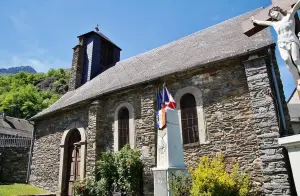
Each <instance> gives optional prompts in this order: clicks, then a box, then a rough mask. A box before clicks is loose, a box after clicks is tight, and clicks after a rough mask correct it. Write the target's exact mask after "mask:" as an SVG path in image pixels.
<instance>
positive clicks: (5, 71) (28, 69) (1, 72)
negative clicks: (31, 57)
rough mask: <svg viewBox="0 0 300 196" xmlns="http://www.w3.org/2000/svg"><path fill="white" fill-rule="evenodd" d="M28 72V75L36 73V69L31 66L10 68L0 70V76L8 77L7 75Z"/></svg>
mask: <svg viewBox="0 0 300 196" xmlns="http://www.w3.org/2000/svg"><path fill="white" fill-rule="evenodd" d="M21 71H23V72H26V73H36V71H35V69H33V68H32V67H31V66H21V67H10V68H7V69H6V68H0V75H7V74H17V73H19V72H21Z"/></svg>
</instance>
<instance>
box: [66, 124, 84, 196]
mask: <svg viewBox="0 0 300 196" xmlns="http://www.w3.org/2000/svg"><path fill="white" fill-rule="evenodd" d="M80 139H81V138H80V133H79V131H78V130H74V131H73V133H72V135H71V136H70V139H69V143H68V157H67V160H68V162H67V176H66V187H67V188H66V190H67V191H68V196H72V195H73V187H72V186H73V183H74V181H76V180H77V179H79V178H80V162H81V157H80V145H79V144H78V142H80Z"/></svg>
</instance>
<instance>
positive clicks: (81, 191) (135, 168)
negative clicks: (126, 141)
mask: <svg viewBox="0 0 300 196" xmlns="http://www.w3.org/2000/svg"><path fill="white" fill-rule="evenodd" d="M97 179H98V180H95V179H94V178H88V179H85V180H83V181H77V182H75V183H74V185H73V188H74V191H75V194H76V195H78V196H94V195H99V196H107V195H112V192H114V191H119V192H121V193H122V194H123V195H126V196H139V195H142V193H143V186H142V185H143V163H142V160H141V153H140V151H139V150H138V149H137V148H135V149H130V147H129V146H125V147H124V148H122V149H121V150H120V151H119V152H117V153H113V152H111V151H107V152H104V153H102V155H101V159H100V160H99V161H98V162H97Z"/></svg>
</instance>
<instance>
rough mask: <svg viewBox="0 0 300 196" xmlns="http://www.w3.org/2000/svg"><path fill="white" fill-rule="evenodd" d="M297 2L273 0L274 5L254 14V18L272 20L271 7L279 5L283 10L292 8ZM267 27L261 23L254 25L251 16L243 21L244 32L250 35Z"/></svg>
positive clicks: (292, 0) (294, 0) (295, 0)
mask: <svg viewBox="0 0 300 196" xmlns="http://www.w3.org/2000/svg"><path fill="white" fill-rule="evenodd" d="M296 2H297V0H273V3H272V5H270V6H268V7H266V8H265V9H263V10H262V11H261V12H259V13H258V14H256V15H254V18H255V19H256V20H269V21H270V20H272V19H271V18H270V16H269V10H270V9H272V8H273V7H275V6H279V7H281V9H283V10H290V9H291V8H292V7H293V5H294V4H295V3H296ZM265 28H266V27H263V26H260V25H254V24H253V23H252V21H251V18H249V20H247V21H245V22H244V23H242V29H243V32H244V34H246V35H247V36H249V37H250V36H252V35H254V34H256V33H258V32H259V31H261V30H263V29H265Z"/></svg>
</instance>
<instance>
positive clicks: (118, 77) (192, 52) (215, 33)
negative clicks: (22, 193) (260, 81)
mask: <svg viewBox="0 0 300 196" xmlns="http://www.w3.org/2000/svg"><path fill="white" fill-rule="evenodd" d="M261 9H262V8H260V9H257V10H254V11H252V12H248V13H246V14H244V15H241V16H238V17H235V18H232V19H230V20H227V21H225V22H222V23H220V24H217V25H214V26H212V27H209V28H207V29H204V30H202V31H199V32H196V33H194V34H191V35H189V36H186V37H184V38H181V39H179V40H177V41H174V42H171V43H169V44H167V45H164V46H161V47H159V48H156V49H153V50H150V51H148V52H146V53H143V54H140V55H137V56H134V57H131V58H128V59H125V60H122V61H120V62H118V63H117V64H116V65H115V66H113V67H112V68H110V69H108V70H106V71H105V72H103V73H101V74H100V75H98V76H97V77H95V78H94V79H93V80H91V81H89V82H87V83H86V84H85V85H83V86H81V87H80V88H78V89H76V90H74V91H71V92H68V93H66V94H65V95H64V96H62V97H61V98H60V99H59V100H58V101H57V102H56V103H54V104H53V105H52V106H50V107H49V108H47V109H45V110H44V111H42V112H40V113H38V114H37V115H35V116H34V117H32V118H31V120H37V119H39V118H42V117H45V116H46V115H49V114H51V113H53V112H56V111H58V110H60V109H62V108H66V107H70V106H73V105H74V104H77V103H79V102H82V101H84V100H89V99H93V98H95V97H99V96H101V95H103V94H107V93H111V92H113V91H116V90H120V89H122V88H125V87H130V86H133V85H137V84H141V83H144V82H149V81H153V80H155V79H158V78H161V77H163V76H165V75H169V74H174V73H176V72H182V71H185V70H187V69H192V68H196V67H200V66H202V65H207V64H208V63H212V62H216V61H220V60H224V59H228V58H232V57H235V56H240V55H244V54H246V53H249V52H251V51H255V50H258V49H260V48H263V47H266V46H269V45H272V44H274V41H273V39H272V36H271V33H270V31H269V30H268V29H265V30H263V31H261V32H259V33H257V34H256V35H254V36H252V37H248V36H246V35H244V34H243V31H242V28H241V24H242V22H243V21H245V20H248V19H249V18H250V17H251V16H253V15H255V14H256V13H257V12H259V11H261Z"/></svg>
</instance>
